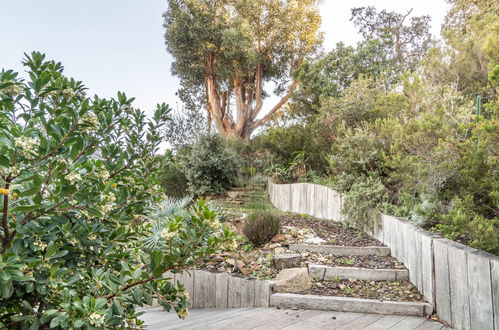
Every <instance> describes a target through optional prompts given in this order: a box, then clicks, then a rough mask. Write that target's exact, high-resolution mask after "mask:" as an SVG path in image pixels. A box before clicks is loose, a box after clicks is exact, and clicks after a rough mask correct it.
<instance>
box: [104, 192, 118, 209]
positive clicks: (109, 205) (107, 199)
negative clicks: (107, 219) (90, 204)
mask: <svg viewBox="0 0 499 330" xmlns="http://www.w3.org/2000/svg"><path fill="white" fill-rule="evenodd" d="M101 200H102V201H103V202H104V203H105V204H103V205H101V210H102V212H103V213H108V212H110V211H111V210H112V209H113V207H114V206H115V205H116V204H115V203H114V202H115V201H116V196H114V194H113V193H112V192H110V193H108V194H106V195H103V196H102V197H101Z"/></svg>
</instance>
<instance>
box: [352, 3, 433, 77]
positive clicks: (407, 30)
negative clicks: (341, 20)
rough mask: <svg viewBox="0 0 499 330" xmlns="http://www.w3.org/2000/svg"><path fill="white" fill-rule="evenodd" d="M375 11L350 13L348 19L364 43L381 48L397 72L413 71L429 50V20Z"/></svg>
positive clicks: (428, 17) (364, 9) (353, 11)
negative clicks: (377, 44)
mask: <svg viewBox="0 0 499 330" xmlns="http://www.w3.org/2000/svg"><path fill="white" fill-rule="evenodd" d="M411 11H412V9H411V10H410V11H409V12H407V13H406V14H400V13H396V12H388V11H386V10H381V11H379V12H378V11H377V10H376V8H374V7H360V8H353V9H352V18H351V19H350V20H351V21H353V22H354V23H355V25H356V26H357V27H358V29H359V32H360V33H361V34H362V36H363V37H364V38H365V39H366V40H376V41H378V42H379V43H381V44H382V45H383V46H384V56H386V57H387V58H389V59H391V60H393V61H394V62H395V63H396V64H397V67H398V71H399V72H400V73H401V72H403V71H406V70H408V71H414V70H415V69H416V67H417V65H418V64H419V62H420V61H421V59H422V58H423V56H424V55H425V54H426V51H427V50H428V48H429V47H430V46H431V43H432V39H431V34H430V24H429V23H430V20H431V19H430V16H428V15H426V16H414V17H411V18H410V20H409V19H408V17H409V15H410V14H411Z"/></svg>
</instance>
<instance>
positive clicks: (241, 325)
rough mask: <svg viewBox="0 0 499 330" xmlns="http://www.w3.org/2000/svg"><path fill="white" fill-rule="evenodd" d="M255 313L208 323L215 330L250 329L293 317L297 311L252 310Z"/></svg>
mask: <svg viewBox="0 0 499 330" xmlns="http://www.w3.org/2000/svg"><path fill="white" fill-rule="evenodd" d="M254 311H256V313H248V314H245V315H242V316H240V317H237V318H225V319H223V320H220V321H217V322H212V323H210V324H209V325H210V327H212V328H214V329H217V330H233V329H241V330H243V329H252V328H255V327H258V326H260V325H262V324H265V323H268V322H272V321H274V320H276V319H281V318H283V317H287V316H289V315H294V314H296V313H298V311H285V310H275V309H254Z"/></svg>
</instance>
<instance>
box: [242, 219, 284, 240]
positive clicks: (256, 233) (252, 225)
mask: <svg viewBox="0 0 499 330" xmlns="http://www.w3.org/2000/svg"><path fill="white" fill-rule="evenodd" d="M280 228H281V222H280V217H279V216H278V215H276V214H275V213H272V212H258V213H251V214H250V215H249V216H248V218H247V219H246V221H245V226H244V229H243V233H244V235H246V237H248V239H249V240H250V242H251V243H253V244H254V245H255V246H260V245H263V244H265V243H267V242H269V241H270V240H271V239H272V237H274V236H275V235H277V234H278V233H279V230H280Z"/></svg>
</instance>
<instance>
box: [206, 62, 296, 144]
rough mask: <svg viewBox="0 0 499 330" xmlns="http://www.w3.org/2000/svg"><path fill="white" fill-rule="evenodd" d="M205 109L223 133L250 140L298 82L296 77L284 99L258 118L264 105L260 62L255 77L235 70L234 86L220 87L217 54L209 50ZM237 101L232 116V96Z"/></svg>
mask: <svg viewBox="0 0 499 330" xmlns="http://www.w3.org/2000/svg"><path fill="white" fill-rule="evenodd" d="M205 71H206V76H205V82H206V99H207V104H206V110H207V111H208V122H209V125H211V124H210V123H211V121H214V122H215V126H216V128H217V131H218V133H219V134H220V135H222V136H225V137H231V138H238V139H243V140H249V138H250V137H251V134H252V133H253V131H254V130H255V129H256V128H258V127H259V126H262V125H264V124H266V123H267V122H268V121H269V120H270V119H271V118H272V116H273V115H274V114H275V113H276V112H277V111H278V110H279V109H280V108H281V107H282V106H283V105H284V104H285V103H286V102H287V101H288V100H289V98H290V97H291V95H292V94H293V92H294V90H295V89H296V87H297V86H298V82H297V81H294V82H293V83H292V84H291V86H290V87H289V90H288V92H287V93H286V94H285V95H284V96H283V97H282V98H281V100H280V101H279V102H278V103H277V104H276V105H275V106H274V107H273V108H272V109H271V110H270V111H269V113H267V114H266V115H265V116H263V117H262V118H260V119H256V117H257V116H258V114H259V113H260V111H261V109H262V107H263V97H262V77H263V69H262V67H261V65H257V67H256V68H255V72H254V74H253V76H252V77H245V78H243V77H241V76H239V75H238V74H237V72H235V73H234V78H233V81H232V85H231V87H229V89H228V90H226V91H220V90H219V88H218V86H217V81H216V72H215V56H214V54H212V53H210V54H208V55H207V56H206V58H205ZM232 99H233V100H234V103H235V107H236V109H235V115H236V118H235V119H234V118H233V117H232V111H231V108H230V105H231V100H232Z"/></svg>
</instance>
